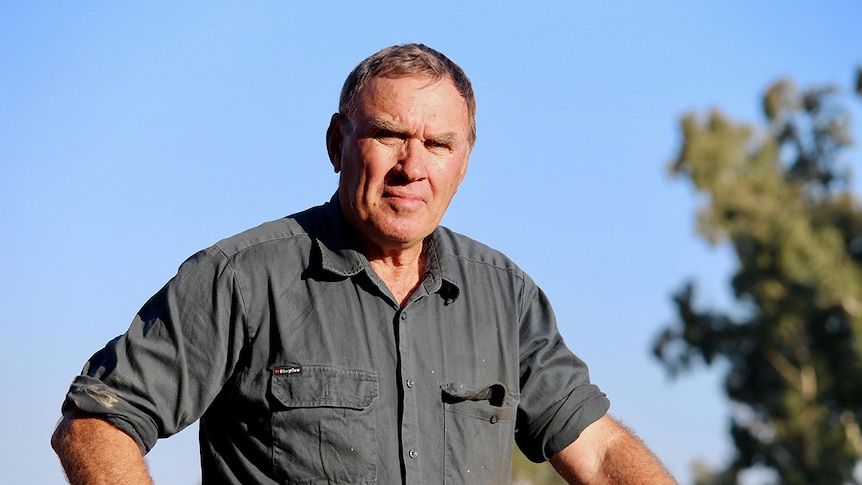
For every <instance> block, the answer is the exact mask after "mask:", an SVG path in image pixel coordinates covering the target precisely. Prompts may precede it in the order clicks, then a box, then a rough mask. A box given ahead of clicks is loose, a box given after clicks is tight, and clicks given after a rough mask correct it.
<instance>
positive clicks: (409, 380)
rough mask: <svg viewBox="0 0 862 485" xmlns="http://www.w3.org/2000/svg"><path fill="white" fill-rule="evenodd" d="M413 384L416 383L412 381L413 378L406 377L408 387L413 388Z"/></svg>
mask: <svg viewBox="0 0 862 485" xmlns="http://www.w3.org/2000/svg"><path fill="white" fill-rule="evenodd" d="M415 385H416V383H415V382H413V379H407V387H408V388H410V389H413V386H415Z"/></svg>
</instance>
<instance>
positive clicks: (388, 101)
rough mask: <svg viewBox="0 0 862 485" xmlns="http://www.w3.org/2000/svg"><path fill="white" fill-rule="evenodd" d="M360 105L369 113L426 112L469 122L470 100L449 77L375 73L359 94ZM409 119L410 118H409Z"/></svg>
mask: <svg viewBox="0 0 862 485" xmlns="http://www.w3.org/2000/svg"><path fill="white" fill-rule="evenodd" d="M357 101H358V103H357V109H358V110H359V111H363V112H364V114H366V115H371V114H372V113H376V114H381V113H380V112H382V113H388V114H389V115H391V116H394V117H407V116H422V117H432V118H442V119H446V120H447V121H449V122H452V121H455V119H459V120H461V121H464V122H466V121H467V118H468V116H469V114H468V108H467V101H466V100H465V99H464V97H463V96H461V93H459V92H458V89H457V88H456V87H455V84H454V83H453V82H452V80H451V79H450V78H449V77H443V78H439V79H435V78H432V77H428V76H402V77H375V78H372V79H370V80H369V81H368V84H366V86H365V87H364V88H363V89H362V91H361V92H360V93H359V96H358V100H357ZM405 121H406V120H405Z"/></svg>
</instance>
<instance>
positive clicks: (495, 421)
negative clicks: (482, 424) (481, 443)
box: [491, 414, 500, 424]
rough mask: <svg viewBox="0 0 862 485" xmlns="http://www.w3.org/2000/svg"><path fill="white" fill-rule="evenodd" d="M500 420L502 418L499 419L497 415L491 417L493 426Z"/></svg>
mask: <svg viewBox="0 0 862 485" xmlns="http://www.w3.org/2000/svg"><path fill="white" fill-rule="evenodd" d="M499 420H500V418H498V417H497V415H496V414H495V415H493V416H491V424H497V421H499Z"/></svg>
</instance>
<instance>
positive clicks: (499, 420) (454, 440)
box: [440, 384, 519, 484]
mask: <svg viewBox="0 0 862 485" xmlns="http://www.w3.org/2000/svg"><path fill="white" fill-rule="evenodd" d="M440 391H441V398H442V400H443V407H444V409H445V413H444V414H445V415H444V417H443V419H444V420H445V428H444V429H445V431H444V434H445V441H446V445H445V452H446V483H447V484H467V483H471V484H472V483H475V484H492V483H494V484H496V483H509V480H510V479H511V475H512V469H511V461H510V457H511V456H512V450H513V447H514V444H515V414H516V410H517V405H518V401H519V398H518V396H517V395H516V394H513V393H509V392H508V391H507V390H506V388H505V386H503V385H502V384H491V385H488V386H482V387H472V386H466V385H463V384H444V385H442V386H440Z"/></svg>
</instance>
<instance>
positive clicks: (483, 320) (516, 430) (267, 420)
mask: <svg viewBox="0 0 862 485" xmlns="http://www.w3.org/2000/svg"><path fill="white" fill-rule="evenodd" d="M357 247H358V245H357V242H356V240H355V236H354V235H353V234H352V232H351V230H350V229H349V226H348V224H347V223H346V221H345V220H344V218H343V216H342V215H341V213H340V210H339V207H338V201H337V196H336V197H334V198H333V199H332V200H331V201H330V202H329V203H328V204H324V205H323V206H319V207H315V208H312V209H308V210H306V211H304V212H301V213H298V214H295V215H293V216H289V217H286V218H284V219H280V220H277V221H273V222H269V223H266V224H263V225H261V226H259V227H257V228H254V229H251V230H249V231H246V232H243V233H241V234H239V235H237V236H234V237H231V238H228V239H225V240H223V241H221V242H219V243H217V244H216V245H214V246H212V247H210V248H208V249H206V250H203V251H201V252H199V253H197V254H196V255H194V256H192V257H191V258H190V259H188V260H187V261H186V262H184V263H183V264H182V266H181V267H180V269H179V271H178V273H177V275H176V276H175V277H174V278H173V279H171V280H170V281H169V282H168V283H167V284H166V285H165V287H164V288H162V289H161V290H160V291H159V292H158V293H157V294H156V295H155V296H153V297H152V298H151V299H150V300H149V301H148V302H147V303H146V304H145V305H144V306H143V308H142V309H141V310H140V312H139V313H138V315H137V316H136V317H135V319H134V321H133V322H132V324H131V327H130V328H129V330H128V331H127V332H126V333H125V334H124V335H122V336H120V337H117V338H116V339H114V340H112V341H110V342H109V343H108V344H107V345H106V346H105V348H104V349H102V350H100V351H99V352H97V353H96V354H95V355H94V356H93V357H92V358H91V359H90V360H89V362H88V363H87V365H86V366H85V368H84V370H83V372H82V375H80V376H78V377H77V378H76V379H75V380H74V382H73V383H72V386H71V389H70V391H69V394H68V395H67V398H66V401H65V402H64V405H63V410H64V412H69V411H71V410H72V409H77V410H79V411H81V412H84V413H93V414H96V415H100V416H102V417H104V418H105V419H107V420H109V421H110V422H111V423H113V424H114V425H115V426H117V427H118V428H120V429H121V430H123V431H124V432H126V433H127V434H128V435H129V436H131V437H132V438H133V439H134V440H135V441H136V442H137V443H138V445H139V446H140V447H141V449H142V450H144V451H148V450H149V449H150V448H152V446H153V445H155V443H156V440H157V439H158V438H163V437H167V436H170V435H172V434H174V433H176V432H178V431H180V430H181V429H183V428H184V427H186V426H188V425H189V424H191V423H193V422H194V421H195V420H197V419H199V418H200V444H201V461H202V474H203V483H205V484H216V483H218V484H221V483H230V484H249V483H260V484H272V483H288V484H322V483H326V484H347V483H351V484H352V483H381V484H394V483H404V484H440V483H447V484H448V483H452V484H464V483H476V484H501V483H509V482H510V474H511V455H512V447H513V444H514V443H515V442H517V443H518V446H519V447H520V448H521V450H522V451H523V452H524V454H526V455H527V457H529V458H530V459H532V460H535V461H541V460H544V459H547V458H549V457H551V456H553V455H554V454H556V453H557V452H558V451H560V450H562V449H563V448H564V447H566V446H567V445H568V444H570V443H571V442H572V441H574V440H575V439H576V438H577V437H578V435H579V434H580V433H581V431H582V430H583V429H584V428H585V427H586V426H588V425H589V424H590V423H592V422H594V421H595V420H596V419H598V418H600V417H601V416H602V415H604V414H605V412H606V411H607V409H608V406H609V402H608V400H607V398H606V397H605V395H604V394H603V393H602V392H601V391H600V390H599V389H598V388H597V387H596V386H594V385H592V384H591V383H590V381H589V376H588V372H587V367H586V365H585V364H584V363H583V362H582V361H581V360H580V359H578V358H577V357H576V356H575V355H573V354H572V353H571V352H570V351H569V349H568V348H567V347H566V346H565V344H564V343H563V339H562V338H561V337H560V334H559V333H558V331H557V327H556V323H555V320H554V314H553V312H552V310H551V306H550V304H549V303H548V301H547V299H546V297H545V295H544V294H543V293H542V291H541V290H540V289H539V288H538V287H537V286H536V284H535V283H534V282H533V281H532V280H531V279H530V278H529V276H527V275H526V274H525V273H524V272H523V271H521V269H519V268H518V267H517V266H516V265H515V264H514V263H512V262H511V261H510V260H509V259H507V258H506V257H505V256H503V255H502V254H501V253H499V252H497V251H495V250H493V249H490V248H488V247H487V246H484V245H482V244H480V243H477V242H475V241H473V240H471V239H469V238H466V237H464V236H461V235H459V234H456V233H454V232H452V231H450V230H448V229H446V228H443V227H440V228H438V229H437V230H436V231H434V233H433V234H432V235H431V236H429V237H428V238H427V240H426V241H425V250H426V251H427V253H426V255H427V257H426V259H427V271H426V273H425V277H424V280H423V281H422V283H421V285H420V286H419V287H418V288H416V290H415V291H414V292H413V294H412V295H411V296H410V298H409V300H408V302H407V303H406V304H405V305H404V306H403V307H400V306H399V304H398V302H396V301H395V299H394V298H393V297H392V295H391V293H390V292H389V290H388V289H387V287H386V285H385V284H384V283H383V282H382V281H381V279H380V278H379V277H378V276H377V275H376V274H375V273H374V271H373V270H372V269H371V267H370V266H369V264H368V261H367V259H366V258H365V257H364V256H363V255H362V253H361V252H360V251H358V250H357Z"/></svg>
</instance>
